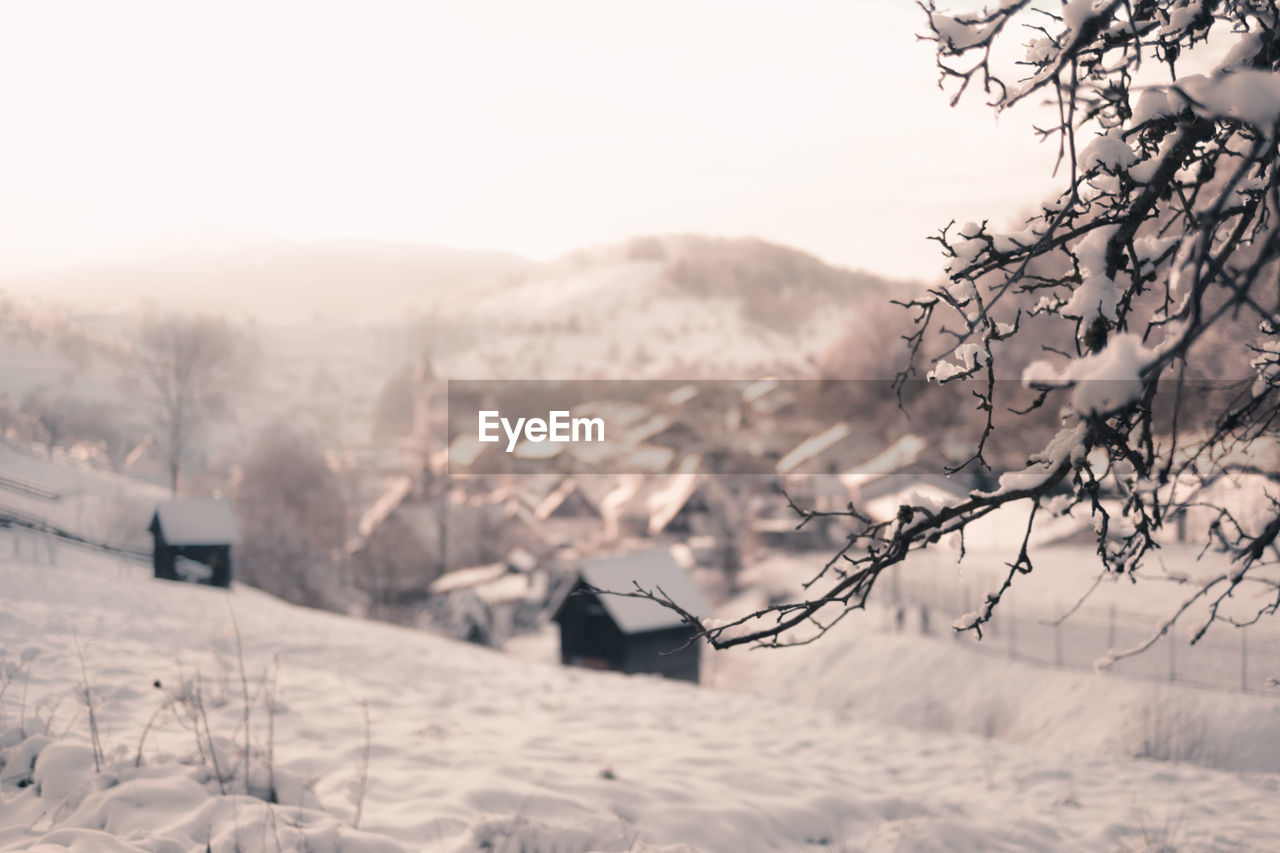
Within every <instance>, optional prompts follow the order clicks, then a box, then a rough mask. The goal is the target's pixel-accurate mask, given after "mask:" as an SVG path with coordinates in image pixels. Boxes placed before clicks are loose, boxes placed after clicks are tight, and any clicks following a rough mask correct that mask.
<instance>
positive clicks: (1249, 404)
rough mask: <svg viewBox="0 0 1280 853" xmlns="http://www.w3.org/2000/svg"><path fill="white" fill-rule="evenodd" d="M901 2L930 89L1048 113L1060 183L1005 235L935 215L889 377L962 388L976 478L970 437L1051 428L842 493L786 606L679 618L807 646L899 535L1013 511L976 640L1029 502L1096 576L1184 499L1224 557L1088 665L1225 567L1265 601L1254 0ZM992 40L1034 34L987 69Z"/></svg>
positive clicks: (1266, 233)
mask: <svg viewBox="0 0 1280 853" xmlns="http://www.w3.org/2000/svg"><path fill="white" fill-rule="evenodd" d="M920 5H921V6H922V7H923V9H924V12H925V18H924V20H923V22H922V23H923V25H924V27H925V30H926V33H927V35H928V36H930V37H932V39H933V40H934V42H935V43H936V56H937V68H938V71H939V76H940V84H941V86H942V87H943V88H944V89H947V90H949V91H950V93H951V95H952V103H953V104H954V103H955V102H957V101H958V100H959V99H960V98H961V97H962V96H964V95H965V94H966V93H968V94H970V95H974V96H978V97H985V98H986V99H987V101H988V102H989V104H990V105H991V106H992V107H993V108H994V109H995V110H996V111H998V112H1003V111H1005V110H1009V109H1012V108H1014V107H1016V106H1017V105H1019V104H1020V103H1021V102H1023V101H1027V100H1041V101H1047V102H1048V103H1049V104H1051V105H1052V106H1053V115H1054V116H1056V119H1057V120H1056V123H1055V122H1052V121H1051V122H1050V123H1049V124H1048V125H1047V126H1046V125H1044V124H1043V123H1042V124H1040V126H1039V127H1038V132H1039V134H1040V135H1041V136H1042V138H1044V139H1047V140H1049V141H1050V142H1051V143H1052V144H1054V145H1055V146H1056V147H1057V149H1058V154H1059V162H1058V164H1057V171H1056V173H1055V174H1056V175H1057V176H1058V178H1059V180H1060V181H1061V190H1060V191H1059V192H1058V193H1056V194H1055V195H1054V196H1053V197H1052V198H1049V199H1046V200H1043V201H1040V202H1038V203H1037V202H1036V200H1035V199H1028V202H1030V203H1032V204H1033V207H1032V213H1031V215H1030V216H1029V217H1028V218H1027V219H1026V220H1025V221H1024V222H1022V223H1019V224H1018V225H1017V226H1016V227H1014V228H1011V229H1009V230H1008V231H1003V232H1002V231H1001V229H999V228H997V227H995V226H994V225H993V224H992V223H990V222H986V221H983V222H969V223H966V224H964V225H962V226H960V227H959V228H957V227H955V224H954V223H952V224H951V225H948V226H947V227H945V228H942V229H941V231H940V232H939V233H938V234H937V236H936V237H935V238H934V239H935V240H936V242H937V244H938V246H939V247H940V249H941V252H942V254H943V256H944V259H945V261H944V263H945V273H946V277H947V282H946V284H944V285H943V286H939V287H936V288H933V289H930V290H927V291H926V292H924V293H922V294H920V295H918V296H916V297H915V298H913V299H909V300H905V301H904V302H902V303H901V304H902V305H903V306H904V307H906V308H907V309H908V311H909V312H910V315H911V318H912V320H913V323H914V327H913V328H912V330H911V331H910V333H909V334H908V335H907V336H906V337H905V343H906V349H907V359H906V360H907V364H906V365H905V367H904V368H903V370H902V372H901V373H900V374H899V376H898V381H897V385H898V387H899V388H901V387H902V386H903V385H904V383H905V381H906V379H907V378H909V377H910V376H912V375H914V374H915V373H916V372H917V370H919V372H920V374H923V375H925V376H927V378H928V379H929V381H932V382H936V383H966V384H968V385H970V386H971V387H972V389H973V395H974V399H975V400H976V409H977V417H978V419H979V420H980V421H983V422H985V423H984V428H983V430H982V433H981V438H980V439H979V440H978V442H977V445H976V447H974V448H973V453H972V456H971V457H970V458H969V459H968V461H967V462H965V463H964V464H963V465H961V466H959V467H960V468H961V469H965V468H967V469H969V470H970V471H975V470H976V471H978V472H982V473H983V475H984V480H986V481H988V482H990V481H992V480H994V479H995V478H994V477H988V476H987V473H988V472H987V469H988V468H989V466H988V453H989V452H990V451H989V444H993V443H994V444H999V441H1000V437H1001V436H1004V435H1006V434H1009V433H1013V434H1017V433H1018V432H1019V430H1020V429H1022V428H1024V425H1029V424H1047V425H1048V426H1049V427H1051V428H1053V429H1056V430H1057V434H1056V435H1055V436H1054V437H1053V438H1052V439H1051V440H1050V441H1048V442H1047V444H1046V446H1045V447H1044V449H1043V450H1041V451H1039V452H1037V453H1034V454H1031V455H1030V458H1027V459H1026V461H1025V464H1026V467H1025V469H1024V470H1022V471H1007V470H1006V471H1005V472H1004V473H1003V475H1002V476H1000V478H999V486H998V487H997V488H994V489H991V490H984V491H973V492H971V493H970V494H968V495H966V496H963V497H960V498H958V499H951V500H948V501H946V502H943V503H942V504H941V505H931V506H925V505H923V504H921V505H918V506H917V505H912V504H910V503H909V501H910V499H909V498H908V499H907V500H908V503H907V504H904V505H903V506H902V508H901V510H900V511H899V512H898V513H897V516H896V518H893V519H891V520H889V521H873V520H871V519H870V518H869V517H867V516H865V515H864V514H862V513H860V512H859V510H858V508H857V507H854V506H850V507H849V510H848V513H847V515H848V516H849V518H850V519H851V520H852V521H853V522H854V523H855V525H856V526H855V529H854V531H853V533H852V534H851V535H850V538H849V540H848V542H847V543H845V544H844V545H843V547H841V549H840V551H839V553H838V554H837V555H836V557H835V558H834V559H833V560H832V561H831V562H830V563H828V564H827V565H826V566H825V567H822V568H821V569H820V571H819V572H818V573H817V574H816V576H815V577H814V578H813V580H812V581H811V583H809V584H807V585H806V597H805V598H804V600H800V601H794V602H784V603H781V604H777V605H775V606H772V607H769V608H767V609H766V610H764V611H761V612H757V613H754V614H751V615H749V616H745V617H743V618H742V619H737V620H725V621H722V622H718V623H716V624H714V625H711V624H704V623H696V620H694V621H695V623H696V624H697V627H698V628H700V629H701V632H702V634H703V636H704V637H705V638H706V639H707V640H709V641H710V642H711V643H712V644H713V645H715V646H717V647H725V646H733V645H739V644H754V643H763V644H766V645H776V644H787V643H791V642H805V641H808V640H811V639H813V638H814V636H815V635H817V634H821V633H823V632H825V631H826V630H827V629H828V628H829V627H830V626H831V625H832V624H833V623H834V622H835V621H836V620H838V619H839V618H841V617H842V616H844V615H845V614H847V613H849V612H850V611H852V610H856V609H859V608H861V607H862V606H863V605H864V604H865V602H866V601H867V597H868V595H869V594H870V593H871V591H872V589H873V588H874V587H875V585H876V584H877V582H878V580H879V578H880V576H881V574H882V573H883V572H885V571H887V570H890V569H891V568H893V567H895V566H897V565H899V564H901V563H903V562H904V561H907V560H909V559H910V557H911V555H912V553H913V552H915V551H918V550H920V549H923V548H927V547H929V546H931V545H933V544H934V543H937V542H939V541H942V540H943V539H947V538H954V537H953V536H952V534H963V532H964V530H965V529H966V527H967V526H968V525H969V524H970V523H971V522H974V521H976V520H978V519H981V518H984V517H986V516H988V515H991V514H993V513H1011V515H1012V519H1013V520H1012V521H1011V523H1012V524H1015V525H1017V526H1018V528H1019V529H1025V535H1024V537H1023V539H1022V544H1021V547H1020V548H1017V549H1016V551H1015V552H1014V553H1011V554H1010V555H1009V558H1008V562H1007V570H1006V574H1005V576H1004V581H1003V583H1002V584H1000V585H999V586H997V588H995V589H992V590H990V591H989V592H988V594H987V595H986V597H985V598H984V599H983V600H982V601H981V602H980V604H979V606H978V607H976V608H974V609H973V610H972V611H971V612H969V613H967V614H965V615H964V616H962V617H960V618H959V619H957V620H956V621H955V622H954V625H953V627H954V629H955V630H957V631H973V632H976V633H977V634H978V635H979V636H981V632H982V629H983V626H984V624H986V623H987V622H988V621H989V620H990V619H991V618H992V614H993V613H994V612H995V609H996V608H997V606H998V605H999V604H1000V600H1001V598H1002V596H1003V595H1004V593H1005V592H1006V590H1007V589H1008V588H1009V587H1010V586H1011V585H1012V584H1014V583H1016V582H1017V579H1018V576H1019V575H1021V574H1025V573H1028V572H1030V571H1032V569H1033V562H1032V555H1031V554H1030V553H1029V550H1028V543H1029V542H1030V540H1031V533H1032V530H1033V528H1034V527H1035V525H1036V524H1037V523H1038V522H1040V521H1043V520H1044V519H1045V518H1046V517H1048V516H1051V515H1060V514H1066V513H1072V514H1073V515H1074V516H1075V517H1080V516H1082V515H1092V516H1093V518H1094V520H1095V524H1094V530H1095V533H1096V537H1097V553H1098V556H1099V562H1100V566H1099V569H1100V572H1101V573H1110V574H1111V575H1113V576H1127V577H1129V578H1133V579H1136V578H1137V572H1138V570H1139V568H1140V567H1141V566H1142V565H1143V564H1144V561H1145V560H1147V559H1148V557H1149V556H1150V555H1151V553H1152V552H1153V550H1154V549H1156V548H1157V547H1158V546H1159V537H1160V531H1161V529H1162V528H1163V527H1164V526H1165V524H1166V521H1168V520H1170V519H1171V518H1175V517H1178V516H1179V515H1180V514H1182V513H1185V512H1187V511H1188V510H1190V509H1191V508H1193V507H1194V508H1198V509H1200V510H1203V509H1204V508H1205V507H1206V506H1207V507H1208V508H1209V512H1210V516H1209V517H1208V518H1207V519H1206V523H1205V524H1204V525H1203V528H1204V529H1202V530H1200V531H1198V533H1199V535H1200V536H1201V537H1203V538H1204V540H1205V543H1206V546H1207V547H1211V548H1213V549H1215V550H1216V551H1218V552H1219V553H1220V554H1221V557H1220V558H1219V562H1220V564H1221V565H1222V566H1223V567H1224V568H1223V570H1222V571H1221V573H1218V574H1215V575H1213V576H1211V577H1210V578H1209V579H1208V580H1207V581H1205V582H1204V583H1203V585H1202V586H1201V587H1200V588H1198V589H1196V590H1195V591H1194V595H1192V596H1191V601H1192V602H1198V609H1194V608H1191V607H1190V606H1184V607H1182V608H1179V609H1177V610H1176V611H1175V613H1174V614H1173V616H1172V617H1171V619H1170V620H1169V621H1168V622H1164V623H1162V624H1160V625H1157V626H1156V629H1155V630H1154V631H1153V632H1152V634H1151V636H1150V637H1149V638H1148V639H1147V640H1146V641H1144V642H1142V643H1139V644H1137V645H1135V646H1133V647H1131V648H1128V649H1118V650H1113V651H1112V652H1111V653H1109V655H1108V656H1107V658H1106V659H1105V660H1104V663H1105V662H1109V661H1114V660H1116V659H1118V658H1119V657H1123V656H1125V655H1127V654H1133V653H1137V652H1139V651H1142V650H1144V649H1146V648H1149V647H1150V646H1151V645H1152V644H1153V643H1154V642H1155V641H1156V640H1157V639H1158V638H1159V637H1161V636H1163V635H1165V634H1166V633H1167V632H1168V630H1169V626H1170V624H1171V622H1172V620H1173V619H1177V618H1180V617H1181V618H1189V617H1187V615H1186V614H1188V613H1194V614H1196V615H1195V617H1194V618H1197V619H1198V620H1199V622H1198V623H1197V625H1196V629H1195V630H1194V631H1193V632H1192V636H1193V637H1194V638H1195V639H1198V638H1199V637H1200V636H1201V635H1202V634H1203V632H1204V631H1205V630H1206V629H1207V628H1208V626H1209V624H1210V623H1212V622H1213V621H1216V620H1217V619H1218V618H1220V617H1221V616H1223V615H1225V613H1224V611H1225V608H1227V607H1228V606H1229V605H1230V604H1232V602H1230V601H1228V599H1231V598H1232V597H1233V594H1234V593H1236V592H1237V591H1238V590H1240V588H1241V586H1242V585H1252V586H1254V587H1256V588H1258V589H1261V590H1263V591H1264V592H1266V595H1265V596H1264V597H1263V598H1262V599H1261V603H1260V604H1255V606H1254V607H1253V609H1252V611H1251V612H1249V613H1245V614H1239V613H1238V612H1237V613H1235V614H1233V616H1234V617H1235V618H1236V619H1241V618H1243V619H1245V620H1246V621H1247V620H1249V619H1256V618H1258V617H1260V616H1262V615H1265V614H1267V613H1270V612H1274V611H1275V610H1277V609H1278V608H1280V587H1277V586H1276V585H1275V583H1274V581H1272V580H1270V579H1269V578H1268V576H1267V574H1266V573H1267V572H1268V567H1269V566H1274V565H1276V563H1277V561H1278V560H1280V550H1277V544H1278V542H1277V540H1278V537H1280V489H1277V488H1276V487H1275V486H1274V481H1276V480H1280V450H1278V448H1280V416H1277V414H1276V413H1277V410H1278V409H1280V381H1278V380H1277V377H1280V357H1278V356H1277V353H1280V332H1278V330H1280V315H1278V314H1277V311H1278V310H1280V291H1278V286H1277V265H1278V262H1280V228H1277V222H1278V221H1280V220H1278V219H1277V217H1278V216H1280V163H1278V158H1277V154H1276V144H1277V139H1278V138H1280V134H1278V131H1280V70H1278V69H1280V13H1278V11H1277V5H1276V4H1275V3H1274V2H1272V3H1257V2H1222V3H1204V2H1195V1H1194V0H1193V1H1190V2H1189V0H1143V2H1126V0H1070V2H1066V3H1062V2H1058V0H1001V2H999V3H989V4H988V5H987V6H985V7H982V8H974V9H973V10H972V11H967V12H966V11H959V12H957V11H954V10H946V11H943V10H941V9H939V8H937V6H936V4H935V3H934V2H933V0H923V2H922V3H921V4H920ZM1015 33H1017V34H1025V33H1032V34H1033V35H1034V37H1033V38H1032V39H1031V41H1030V43H1029V44H1027V45H1026V46H1025V50H1024V51H1021V52H1020V54H1019V55H1020V58H1018V59H1017V60H1016V61H1015V62H1013V63H1011V64H1010V65H1009V66H1008V67H1002V66H1001V65H1000V62H1001V58H1002V57H1005V56H1008V53H1007V51H1006V50H1005V48H1007V47H1010V46H1014V45H1010V44H1009V42H1010V41H1011V40H1013V39H1015V38H1018V37H1019V36H1017V35H1014V34H1015ZM1224 46H1225V48H1226V49H1225V50H1223V49H1222V48H1223V47H1224ZM1215 61H1216V63H1217V64H1216V67H1211V68H1209V67H1208V66H1210V65H1212V63H1214V62H1215ZM1206 69H1207V70H1206ZM1193 70H1194V71H1196V72H1199V73H1196V74H1192V73H1190V72H1191V71H1193ZM986 179H988V180H992V181H999V180H1002V179H1003V176H1001V175H999V174H992V175H989V176H986ZM926 362H928V363H931V364H930V366H929V367H928V368H925V367H924V366H923V364H924V363H926ZM918 365H920V366H919V367H917V366H918ZM1206 378H1213V379H1226V380H1234V381H1235V383H1234V384H1232V385H1229V386H1227V387H1225V388H1217V389H1210V390H1213V391H1214V393H1209V390H1206V389H1205V387H1204V386H1203V384H1201V385H1195V384H1194V382H1195V381H1201V382H1202V381H1203V380H1204V379H1206ZM998 379H1002V380H1009V381H1006V382H998V381H997V380H998ZM1018 380H1021V381H1018ZM1258 473H1260V474H1261V475H1262V476H1261V477H1259V478H1258V480H1256V481H1254V486H1253V492H1252V501H1251V503H1252V504H1253V506H1252V507H1251V509H1256V508H1261V510H1262V511H1261V512H1260V513H1252V517H1245V516H1243V515H1242V514H1240V513H1238V512H1233V511H1232V509H1231V507H1229V506H1227V505H1224V504H1214V502H1213V499H1212V497H1211V496H1212V494H1213V489H1214V486H1215V484H1216V483H1217V482H1218V481H1219V480H1221V479H1224V478H1237V477H1240V476H1245V475H1254V474H1258ZM1266 478H1270V480H1271V481H1272V482H1270V483H1267V479H1266ZM1259 483H1265V484H1266V485H1265V486H1264V485H1259ZM808 520H809V519H808V518H804V519H802V521H805V522H807V521H808ZM653 597H654V599H655V600H658V601H659V602H661V596H660V595H658V594H657V593H656V591H655V592H654V594H653Z"/></svg>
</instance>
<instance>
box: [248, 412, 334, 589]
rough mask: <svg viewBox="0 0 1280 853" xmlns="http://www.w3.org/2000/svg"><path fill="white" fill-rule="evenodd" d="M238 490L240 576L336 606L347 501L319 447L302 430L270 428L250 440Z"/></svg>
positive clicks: (268, 586)
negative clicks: (250, 448)
mask: <svg viewBox="0 0 1280 853" xmlns="http://www.w3.org/2000/svg"><path fill="white" fill-rule="evenodd" d="M238 491H239V493H238V495H237V500H236V509H237V511H238V516H239V519H240V528H241V537H242V541H241V544H240V546H239V551H238V558H237V559H238V561H239V565H240V570H239V571H240V574H241V576H242V577H243V578H244V580H245V581H246V582H247V583H250V584H253V585H254V586H256V587H259V588H260V589H264V590H266V591H268V592H270V593H272V594H274V595H278V596H280V597H281V598H284V599H286V600H287V601H292V602H295V603H297V604H305V605H307V606H310V607H327V608H331V609H341V607H342V606H343V605H344V604H345V601H344V600H343V599H344V597H345V596H344V592H345V591H344V589H343V580H342V578H341V572H340V560H339V556H338V555H339V554H340V552H341V549H342V546H343V544H344V543H345V541H346V536H347V504H346V499H345V497H344V496H343V489H342V483H341V481H340V480H339V478H338V475H337V474H335V473H334V472H333V471H332V470H330V469H329V467H328V466H327V465H326V464H325V459H324V454H323V452H322V449H321V448H320V447H319V446H318V445H317V444H316V443H315V441H314V440H313V439H311V438H310V437H308V436H306V435H303V434H300V433H297V432H295V431H293V430H290V429H288V428H286V427H283V426H279V425H277V426H273V427H269V428H267V429H266V430H264V431H263V432H262V433H261V434H260V435H259V436H258V438H257V440H256V441H255V442H254V446H253V450H252V451H251V452H250V454H249V458H248V459H247V460H246V461H245V464H244V476H243V478H242V479H241V481H240V487H239V490H238Z"/></svg>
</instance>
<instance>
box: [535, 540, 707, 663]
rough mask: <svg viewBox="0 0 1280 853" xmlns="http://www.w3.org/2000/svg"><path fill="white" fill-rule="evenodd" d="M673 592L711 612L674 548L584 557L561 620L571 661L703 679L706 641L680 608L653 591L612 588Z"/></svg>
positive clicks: (564, 654) (695, 608)
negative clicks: (645, 594) (642, 593)
mask: <svg viewBox="0 0 1280 853" xmlns="http://www.w3.org/2000/svg"><path fill="white" fill-rule="evenodd" d="M636 584H639V585H640V586H642V587H644V588H645V589H649V590H657V589H658V588H661V589H662V592H663V593H664V594H665V595H667V596H669V597H670V599H671V600H672V601H674V602H675V603H676V604H677V605H678V606H679V607H681V608H682V609H683V610H685V611H686V612H687V613H689V614H691V615H693V616H697V617H699V618H701V617H704V616H707V615H709V614H710V612H711V608H710V606H709V605H708V604H707V602H706V600H705V599H704V598H703V596H702V593H701V592H699V591H698V588H697V587H696V586H694V584H693V581H692V580H691V579H690V577H689V576H688V574H686V572H685V571H684V570H683V569H681V568H680V566H679V565H678V564H677V563H676V561H675V559H674V558H673V557H672V556H671V552H670V551H669V550H668V549H666V548H657V549H653V550H648V551H635V552H632V553H629V554H621V555H616V556H600V557H590V558H587V559H584V560H583V561H582V562H581V563H580V564H579V566H578V570H577V573H576V576H575V577H574V579H573V581H572V583H571V584H570V585H569V587H568V589H567V591H566V592H565V594H564V596H563V597H562V598H561V599H560V603H559V605H558V606H557V607H556V608H555V611H554V615H553V617H552V618H553V619H554V620H555V622H556V623H557V624H558V625H559V626H560V660H561V662H562V663H564V664H565V665H566V666H584V667H589V668H592V669H611V670H616V671H618V672H625V673H653V674H656V675H662V676H665V677H667V678H677V679H682V680H685V681H692V682H695V683H696V682H697V681H698V679H699V653H700V650H701V648H700V645H699V641H697V639H696V637H695V635H694V629H693V627H692V626H690V625H688V624H686V623H685V622H684V621H683V620H682V618H681V616H680V614H678V613H676V612H675V611H674V610H672V609H670V608H668V607H664V606H663V605H661V604H658V603H657V602H654V601H651V600H649V599H645V598H631V597H625V596H620V595H608V594H606V593H605V592H604V591H613V592H634V591H635V588H636V587H635V585H636Z"/></svg>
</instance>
